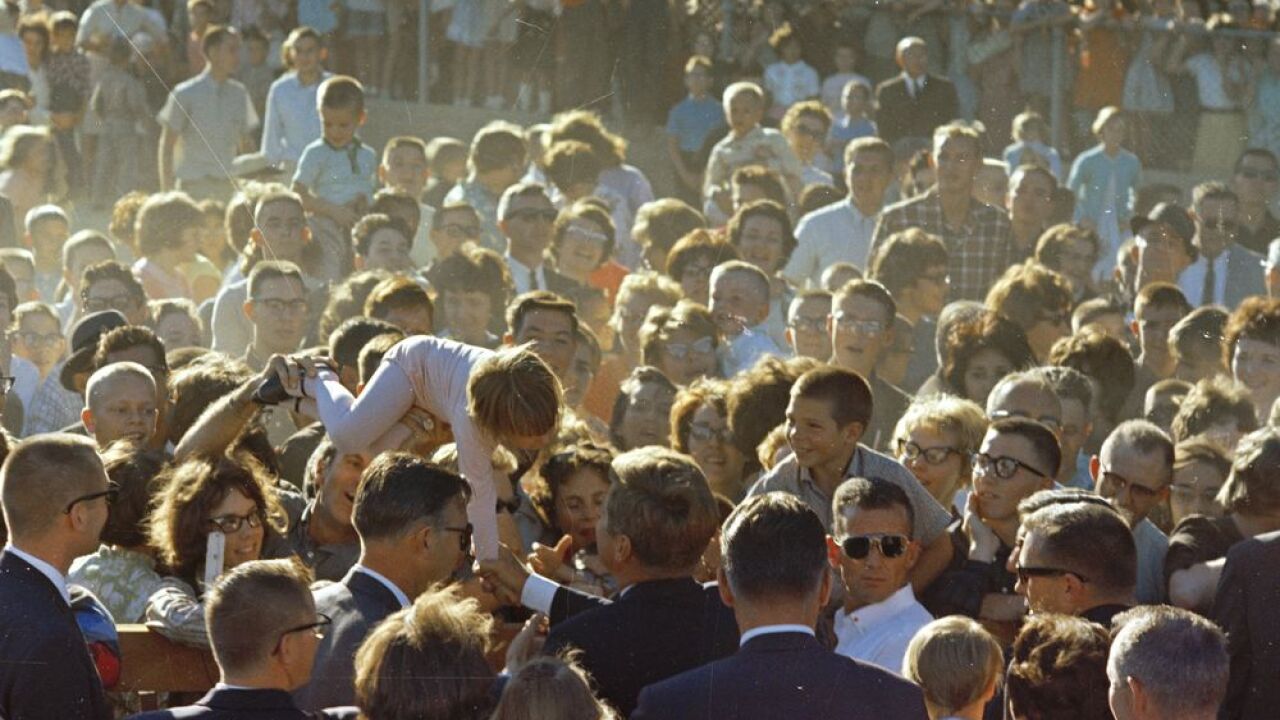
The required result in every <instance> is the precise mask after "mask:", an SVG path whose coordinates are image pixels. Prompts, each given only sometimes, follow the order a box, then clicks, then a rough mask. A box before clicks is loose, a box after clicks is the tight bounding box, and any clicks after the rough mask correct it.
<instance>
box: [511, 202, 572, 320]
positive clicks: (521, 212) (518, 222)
mask: <svg viewBox="0 0 1280 720" xmlns="http://www.w3.org/2000/svg"><path fill="white" fill-rule="evenodd" d="M558 214H559V213H557V212H556V206H555V205H553V204H551V198H550V197H549V196H548V195H547V189H546V187H544V186H543V185H540V184H539V183H534V182H520V183H516V184H515V185H512V186H511V187H509V188H507V190H506V192H504V193H503V194H502V200H500V201H499V202H498V229H499V230H500V231H502V236H503V237H504V238H505V239H506V244H507V247H506V255H504V256H503V257H504V259H505V260H506V261H507V268H508V269H509V270H510V271H511V281H512V282H513V283H514V284H515V287H516V294H517V295H523V294H524V293H527V292H529V291H531V290H550V291H551V292H553V293H558V294H560V295H568V294H570V293H572V292H573V290H574V288H575V287H576V286H577V283H575V282H573V281H572V280H570V279H568V278H566V277H565V276H563V275H561V274H560V273H558V272H556V271H555V270H553V269H552V268H551V267H550V266H549V265H547V264H546V263H545V262H543V258H544V255H545V254H546V252H547V248H548V247H550V245H551V226H552V224H553V223H554V222H555V221H556V215H558Z"/></svg>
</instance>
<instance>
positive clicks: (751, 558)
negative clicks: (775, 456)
mask: <svg viewBox="0 0 1280 720" xmlns="http://www.w3.org/2000/svg"><path fill="white" fill-rule="evenodd" d="M826 537H827V533H826V529H825V528H824V527H823V526H822V520H821V519H819V518H818V516H817V514H816V513H814V512H813V510H811V509H809V506H807V505H805V504H804V502H802V501H801V500H800V499H799V498H797V497H795V496H794V495H788V494H785V493H780V492H772V493H765V494H763V495H757V496H755V497H753V498H749V499H748V500H745V501H744V502H743V503H742V504H741V505H739V506H738V508H737V509H736V510H734V511H733V514H732V515H730V516H729V519H728V520H726V521H725V526H724V533H723V535H721V537H720V553H721V563H722V565H721V567H722V568H723V569H724V573H725V576H726V577H727V578H728V580H729V588H730V589H731V590H732V591H733V594H734V597H735V598H737V599H739V600H745V601H748V602H750V601H756V602H762V601H768V600H775V599H776V600H792V601H794V600H807V599H809V598H811V597H813V595H814V594H815V593H817V592H818V590H819V588H820V587H821V585H822V575H823V573H825V572H826V568H827V545H826Z"/></svg>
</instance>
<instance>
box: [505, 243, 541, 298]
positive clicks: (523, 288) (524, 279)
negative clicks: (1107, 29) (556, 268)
mask: <svg viewBox="0 0 1280 720" xmlns="http://www.w3.org/2000/svg"><path fill="white" fill-rule="evenodd" d="M503 259H504V260H506V261H507V268H508V269H510V270H511V282H512V284H514V285H515V286H516V295H523V294H525V293H527V292H529V291H531V290H546V289H547V273H546V271H545V269H546V267H547V266H546V264H545V263H544V264H542V265H539V266H538V269H537V270H532V269H531V268H530V267H529V266H528V265H525V264H524V263H522V262H520V261H519V260H517V259H515V258H513V257H511V255H510V253H508V254H506V255H503ZM530 270H532V272H533V273H534V274H535V276H536V277H537V278H538V280H537V282H538V286H537V287H533V286H532V285H531V284H530V283H529V273H530Z"/></svg>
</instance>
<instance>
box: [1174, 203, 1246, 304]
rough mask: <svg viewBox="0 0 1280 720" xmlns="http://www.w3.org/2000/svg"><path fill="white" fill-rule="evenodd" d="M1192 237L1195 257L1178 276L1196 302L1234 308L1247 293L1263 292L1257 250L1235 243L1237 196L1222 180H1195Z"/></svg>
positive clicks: (1237, 212) (1237, 222) (1188, 296)
mask: <svg viewBox="0 0 1280 720" xmlns="http://www.w3.org/2000/svg"><path fill="white" fill-rule="evenodd" d="M1191 215H1192V218H1193V219H1194V220H1195V223H1196V226H1195V227H1196V234H1195V237H1194V238H1193V240H1192V242H1193V244H1194V245H1195V248H1196V250H1197V251H1198V253H1199V256H1198V257H1197V258H1196V259H1195V260H1193V261H1192V262H1191V264H1190V265H1188V266H1187V268H1186V269H1185V270H1183V271H1182V274H1181V275H1180V276H1179V277H1178V286H1179V287H1180V288H1182V292H1183V293H1184V294H1185V295H1186V296H1187V299H1188V300H1190V301H1191V302H1192V303H1193V304H1195V305H1214V304H1217V305H1224V306H1226V307H1227V308H1234V307H1236V306H1237V305H1239V304H1240V303H1241V302H1242V301H1243V300H1244V299H1245V298H1247V297H1249V296H1251V295H1266V293H1267V285H1266V281H1265V277H1264V270H1263V257H1262V255H1260V254H1258V253H1256V252H1254V251H1252V250H1250V249H1249V248H1247V247H1245V246H1243V245H1241V244H1240V243H1239V241H1238V240H1239V234H1240V200H1239V198H1238V197H1237V196H1236V194H1235V192H1234V191H1232V190H1231V189H1230V188H1228V187H1227V186H1226V185H1225V184H1224V183H1221V182H1217V181H1213V182H1204V183H1200V184H1199V185H1197V186H1196V187H1195V189H1194V190H1193V191H1192V200H1191Z"/></svg>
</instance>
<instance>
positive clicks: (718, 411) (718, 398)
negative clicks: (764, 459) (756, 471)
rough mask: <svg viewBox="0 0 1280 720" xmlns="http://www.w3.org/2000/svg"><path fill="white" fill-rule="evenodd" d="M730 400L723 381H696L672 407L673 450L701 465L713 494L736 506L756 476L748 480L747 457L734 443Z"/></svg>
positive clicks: (684, 389)
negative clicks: (721, 496)
mask: <svg viewBox="0 0 1280 720" xmlns="http://www.w3.org/2000/svg"><path fill="white" fill-rule="evenodd" d="M728 397H729V385H728V383H727V382H725V381H723V380H710V379H700V380H694V381H693V382H692V383H690V384H689V386H688V387H685V388H681V389H680V391H679V392H678V393H676V401H675V404H674V405H672V406H671V447H672V448H674V449H675V450H677V451H678V452H682V453H686V454H688V455H690V456H691V457H692V458H693V461H694V462H696V463H698V467H699V468H701V469H702V474H703V475H706V476H707V483H708V484H710V485H711V490H712V492H715V493H716V494H717V495H723V496H724V497H726V498H728V499H729V500H731V501H733V502H734V503H737V502H739V501H741V500H742V497H743V495H745V494H746V492H747V488H749V487H751V482H753V481H754V480H755V475H752V476H751V477H750V478H747V477H746V476H745V469H746V465H747V457H746V455H743V454H742V451H741V450H739V449H738V447H737V446H736V445H735V444H734V442H733V433H732V432H731V431H730V430H729V410H728Z"/></svg>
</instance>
